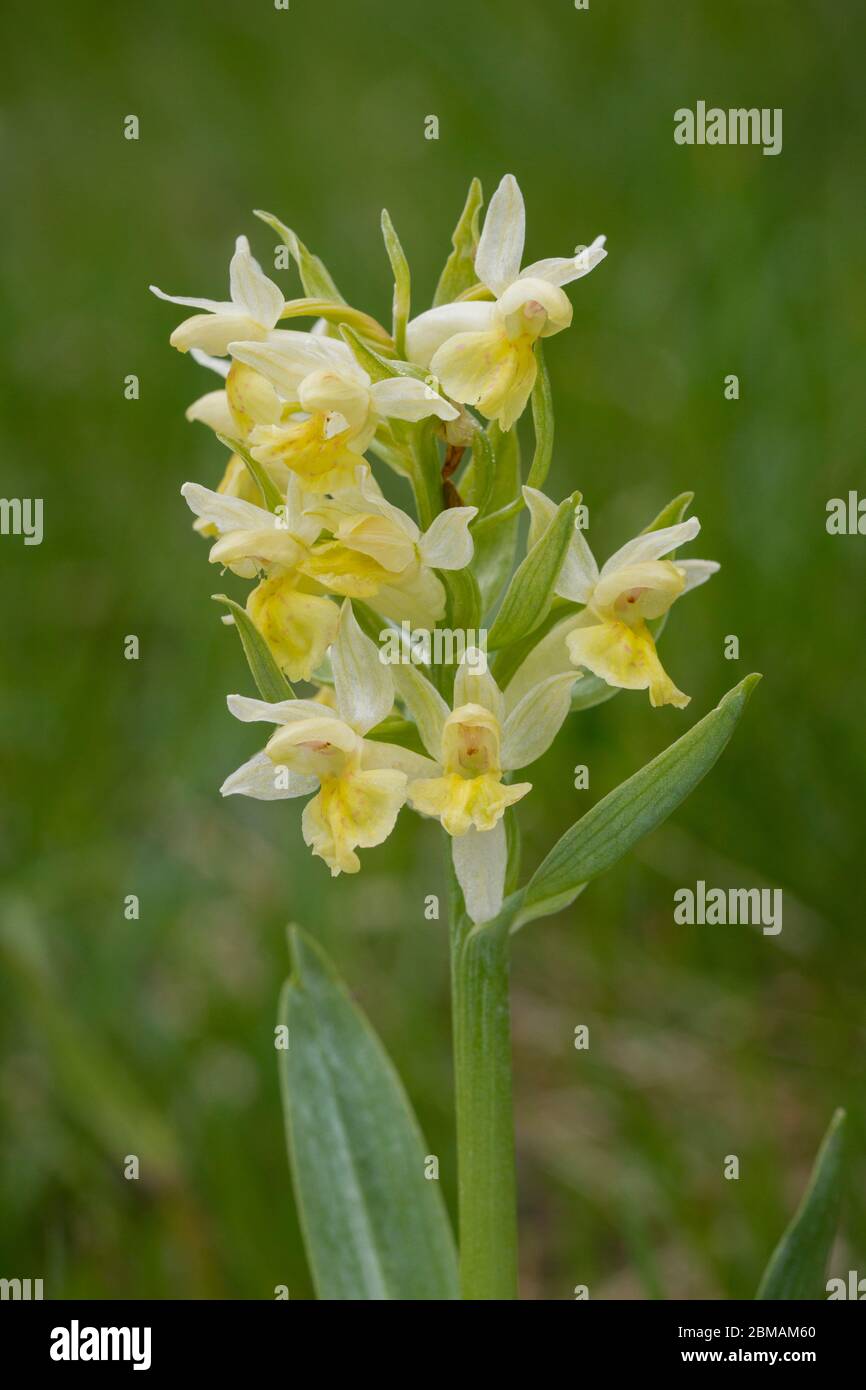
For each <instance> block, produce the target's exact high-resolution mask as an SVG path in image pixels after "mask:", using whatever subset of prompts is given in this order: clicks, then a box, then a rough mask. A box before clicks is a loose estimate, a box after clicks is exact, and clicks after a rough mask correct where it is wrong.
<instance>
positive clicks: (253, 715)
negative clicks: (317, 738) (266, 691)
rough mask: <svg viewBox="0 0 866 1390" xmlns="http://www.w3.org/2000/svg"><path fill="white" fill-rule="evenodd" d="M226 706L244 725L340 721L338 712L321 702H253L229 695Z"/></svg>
mask: <svg viewBox="0 0 866 1390" xmlns="http://www.w3.org/2000/svg"><path fill="white" fill-rule="evenodd" d="M226 704H227V705H228V707H229V710H230V711H231V713H232V714H233V715H234V717H235V719H240V720H241V722H242V723H244V724H295V723H297V722H298V721H299V720H302V719H329V718H330V719H339V718H340V716H339V714H338V713H337V711H336V710H332V709H331V708H330V706H329V705H325V704H322V702H321V701H320V700H278V701H277V702H276V703H273V704H272V703H271V702H270V701H269V700H251V699H250V697H249V696H248V695H227V696H226Z"/></svg>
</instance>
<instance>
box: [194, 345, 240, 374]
mask: <svg viewBox="0 0 866 1390" xmlns="http://www.w3.org/2000/svg"><path fill="white" fill-rule="evenodd" d="M189 355H190V357H191V358H192V360H193V362H197V363H198V364H199V366H200V367H207V369H208V371H211V372H216V374H217V376H228V374H229V367H230V366H231V362H228V361H227V360H226V358H225V357H212V356H211V355H210V353H209V352H202V350H201V348H190V350H189Z"/></svg>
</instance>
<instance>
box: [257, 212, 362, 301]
mask: <svg viewBox="0 0 866 1390" xmlns="http://www.w3.org/2000/svg"><path fill="white" fill-rule="evenodd" d="M255 215H256V217H260V218H261V220H262V221H263V222H266V223H267V225H268V226H269V227H271V228H272V229H273V231H275V232H276V234H277V236H278V237H279V238H280V241H282V242H283V244H284V245H285V246H287V247H288V250H289V254H290V255H291V257H292V260H293V261H294V262H295V265H296V266H297V267H298V272H299V274H300V277H301V284H302V285H303V287H304V293H305V294H308V295H310V297H311V298H313V299H329V300H331V301H332V302H333V303H334V304H345V302H346V301H345V299H344V298H343V296H342V295H341V294H340V291H339V290H338V289H337V286H336V285H335V284H334V281H333V280H332V278H331V275H330V272H329V271H328V268H327V266H326V265H325V263H324V261H321V260H320V259H319V257H318V256H314V255H313V253H312V252H311V251H308V250H307V248H306V246H305V245H304V243H303V242H302V241H301V240H300V238H299V237H298V236H297V234H296V233H295V232H293V231H292V229H291V227H287V226H286V224H285V223H284V222H281V221H280V219H279V218H278V217H274V215H273V213H272V212H262V211H261V209H260V208H259V209H256V214H255Z"/></svg>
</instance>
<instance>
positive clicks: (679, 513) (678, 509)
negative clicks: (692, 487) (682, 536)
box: [641, 492, 695, 536]
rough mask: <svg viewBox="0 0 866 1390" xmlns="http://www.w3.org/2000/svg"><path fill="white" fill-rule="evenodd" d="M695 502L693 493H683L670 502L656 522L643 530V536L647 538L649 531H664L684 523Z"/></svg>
mask: <svg viewBox="0 0 866 1390" xmlns="http://www.w3.org/2000/svg"><path fill="white" fill-rule="evenodd" d="M694 500H695V494H694V493H693V492H681V493H680V494H679V496H677V497H675V498H674V499H673V501H671V502H668V504H667V506H666V507H662V509H661V511H660V512H659V514H658V516H657V517H656V518H655V520H654V521H651V522H650V523H649V525H648V526H645V527H644V528H643V530H642V531H641V535H642V536H645V535H647V533H648V532H649V531H663V530H664V528H665V527H666V526H676V525H677V523H678V522H680V521H682V519H683V517H684V516H685V514H686V512H687V511H688V509H689V507H690V506H691V505H692V503H693V502H694Z"/></svg>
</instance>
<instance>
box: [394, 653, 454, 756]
mask: <svg viewBox="0 0 866 1390" xmlns="http://www.w3.org/2000/svg"><path fill="white" fill-rule="evenodd" d="M393 669H394V683H395V685H396V686H397V691H398V693H399V695H400V699H401V700H402V701H403V703H404V705H405V706H406V708H407V710H408V711H409V713H410V714H411V716H412V718H413V719H414V720H415V723H416V725H417V726H418V733H419V734H420V736H421V742H422V743H423V745H424V747H425V748H426V749H427V752H428V753H429V754H430V756H431V758H435V759H436V760H437V762H438V760H439V759H440V757H441V755H442V730H443V729H444V727H445V720H446V719H447V718H448V716H449V714H450V713H451V711H450V709H449V708H448V706H447V704H446V703H445V701H444V700H443V699H442V696H441V695H440V694H439V692H438V690H436V689H435V687H434V686H433V685H432V684H431V682H430V681H428V680H427V677H426V676H424V675H423V674H422V673H421V672H420V671H419V670H418V669H417V667H415V666H413V665H412V663H411V661H410V660H409V656H408V653H407V657H406V661H405V662H400V663H399V664H398V665H396V666H395V667H394V668H393ZM419 775H421V774H419ZM429 775H430V776H432V775H433V774H432V773H431V774H429Z"/></svg>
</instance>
